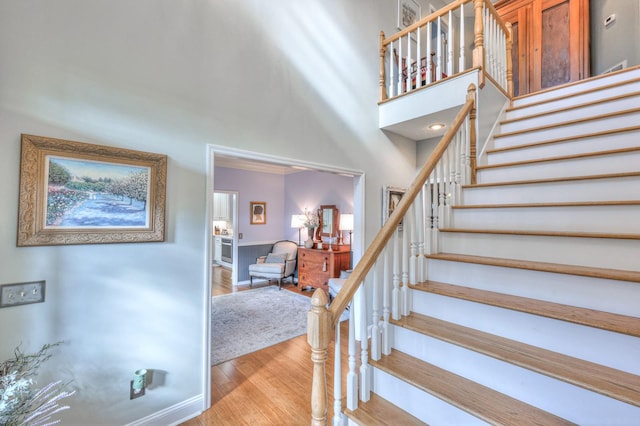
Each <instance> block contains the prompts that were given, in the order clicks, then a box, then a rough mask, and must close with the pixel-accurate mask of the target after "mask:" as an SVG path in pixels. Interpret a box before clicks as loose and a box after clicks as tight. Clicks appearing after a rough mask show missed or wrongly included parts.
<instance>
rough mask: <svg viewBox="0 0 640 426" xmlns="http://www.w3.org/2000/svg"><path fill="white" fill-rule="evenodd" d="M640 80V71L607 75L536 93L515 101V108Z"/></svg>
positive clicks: (634, 70)
mask: <svg viewBox="0 0 640 426" xmlns="http://www.w3.org/2000/svg"><path fill="white" fill-rule="evenodd" d="M637 78H640V69H633V70H627V71H625V72H622V73H616V74H610V75H606V76H604V77H603V78H598V79H593V80H588V81H581V82H579V83H578V84H572V85H567V86H562V87H558V88H556V89H553V90H546V91H544V92H540V93H536V94H533V95H530V96H525V97H522V98H518V99H514V101H513V106H514V107H520V106H524V105H529V104H532V103H537V102H540V101H544V100H551V99H559V98H564V97H569V98H570V97H572V96H573V95H574V94H576V92H578V93H579V92H580V91H586V90H590V89H594V88H598V87H603V86H608V85H611V84H614V83H617V82H626V81H628V80H632V79H637Z"/></svg>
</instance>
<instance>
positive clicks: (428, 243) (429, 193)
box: [424, 172, 435, 254]
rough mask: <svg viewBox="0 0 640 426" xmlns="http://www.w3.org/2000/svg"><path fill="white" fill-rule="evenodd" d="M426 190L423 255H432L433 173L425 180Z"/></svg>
mask: <svg viewBox="0 0 640 426" xmlns="http://www.w3.org/2000/svg"><path fill="white" fill-rule="evenodd" d="M426 186H427V188H426V190H425V191H424V195H425V197H424V207H425V210H424V218H425V232H424V242H425V253H427V254H433V253H434V251H433V244H432V243H433V236H432V233H433V220H434V215H435V213H434V211H433V172H431V174H430V175H429V179H427V185H426Z"/></svg>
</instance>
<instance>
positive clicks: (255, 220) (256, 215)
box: [250, 201, 267, 225]
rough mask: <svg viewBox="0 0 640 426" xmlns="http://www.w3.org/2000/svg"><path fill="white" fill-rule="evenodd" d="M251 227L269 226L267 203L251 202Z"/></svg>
mask: <svg viewBox="0 0 640 426" xmlns="http://www.w3.org/2000/svg"><path fill="white" fill-rule="evenodd" d="M250 204H251V212H250V214H251V216H250V223H251V225H266V224H267V203H266V202H265V201H251V203H250Z"/></svg>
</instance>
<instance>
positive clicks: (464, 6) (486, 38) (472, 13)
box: [380, 0, 513, 101]
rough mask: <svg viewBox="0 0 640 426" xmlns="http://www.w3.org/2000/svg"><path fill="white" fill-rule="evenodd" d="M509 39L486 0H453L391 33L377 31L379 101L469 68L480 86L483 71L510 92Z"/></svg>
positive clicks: (505, 26)
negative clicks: (477, 72)
mask: <svg viewBox="0 0 640 426" xmlns="http://www.w3.org/2000/svg"><path fill="white" fill-rule="evenodd" d="M511 45H512V41H511V25H510V24H508V23H504V22H503V21H502V19H501V18H500V16H499V15H498V13H497V12H496V10H495V8H494V7H493V5H492V4H491V2H490V1H489V0H456V1H454V2H452V3H451V4H449V5H447V6H446V7H444V8H442V9H440V10H438V11H437V12H434V13H432V14H430V15H428V16H425V17H424V18H422V19H420V20H419V21H418V22H416V23H414V24H413V25H411V26H409V27H407V28H405V29H404V30H402V31H400V32H398V33H396V34H394V35H393V36H391V37H388V38H385V35H384V32H380V101H385V100H387V99H391V98H394V97H397V96H399V95H402V94H405V93H409V92H411V91H414V90H417V89H420V88H422V87H425V86H428V85H430V84H432V83H435V82H438V81H440V80H442V79H446V78H448V77H451V76H453V75H455V74H458V73H461V72H464V71H467V70H470V69H473V68H477V69H479V70H480V81H479V82H478V83H479V86H480V88H482V87H483V86H484V82H485V77H488V78H490V79H492V80H493V81H494V84H495V85H496V86H497V87H499V88H500V89H502V90H503V91H504V92H505V94H506V95H508V96H511V95H512V94H513V81H512V71H511V70H512V64H511ZM469 51H470V52H469ZM470 53H471V54H470Z"/></svg>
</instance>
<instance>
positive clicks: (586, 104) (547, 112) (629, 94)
mask: <svg viewBox="0 0 640 426" xmlns="http://www.w3.org/2000/svg"><path fill="white" fill-rule="evenodd" d="M636 96H640V92H637V91H636V92H627V93H622V94H616V95H614V96H609V97H606V98H605V97H602V98H596V99H592V100H589V101H586V102H581V103H576V104H572V105H570V106H563V107H560V108H556V109H546V110H544V111H542V112H538V113H534V114H529V115H525V116H523V117H517V118H507V119H504V120H501V121H500V125H504V124H512V123H517V122H519V121H523V120H529V119H532V118H539V117H546V116H549V115H554V114H558V113H561V112H566V111H571V110H576V109H580V108H585V107H589V106H593V105H599V104H604V103H609V102H615V101H619V100H621V99H627V98H633V97H636Z"/></svg>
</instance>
